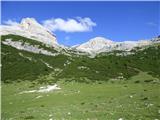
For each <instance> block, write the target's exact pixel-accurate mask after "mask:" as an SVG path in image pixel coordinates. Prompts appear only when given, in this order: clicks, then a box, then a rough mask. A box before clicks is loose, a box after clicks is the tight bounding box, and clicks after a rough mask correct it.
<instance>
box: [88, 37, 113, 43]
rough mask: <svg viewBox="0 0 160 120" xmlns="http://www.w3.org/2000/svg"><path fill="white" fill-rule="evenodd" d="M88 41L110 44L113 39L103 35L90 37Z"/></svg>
mask: <svg viewBox="0 0 160 120" xmlns="http://www.w3.org/2000/svg"><path fill="white" fill-rule="evenodd" d="M89 42H90V43H93V44H111V43H113V41H111V40H109V39H106V38H104V37H95V38H93V39H90V40H89Z"/></svg>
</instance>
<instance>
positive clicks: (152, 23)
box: [147, 22, 157, 27]
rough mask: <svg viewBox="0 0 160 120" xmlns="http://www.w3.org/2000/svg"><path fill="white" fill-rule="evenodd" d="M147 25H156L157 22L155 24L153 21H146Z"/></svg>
mask: <svg viewBox="0 0 160 120" xmlns="http://www.w3.org/2000/svg"><path fill="white" fill-rule="evenodd" d="M147 25H149V26H153V27H155V26H157V24H156V23H154V22H148V23H147Z"/></svg>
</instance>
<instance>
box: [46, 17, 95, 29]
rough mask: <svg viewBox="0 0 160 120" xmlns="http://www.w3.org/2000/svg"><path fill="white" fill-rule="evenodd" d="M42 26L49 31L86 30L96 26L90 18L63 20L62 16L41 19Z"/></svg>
mask: <svg viewBox="0 0 160 120" xmlns="http://www.w3.org/2000/svg"><path fill="white" fill-rule="evenodd" d="M43 26H44V27H46V28H47V29H49V30H51V31H64V32H86V31H92V28H93V27H94V26H96V23H95V22H93V21H92V20H91V19H90V18H88V17H85V18H81V17H77V18H75V19H71V18H69V19H67V20H64V19H62V18H52V19H48V20H45V21H43Z"/></svg>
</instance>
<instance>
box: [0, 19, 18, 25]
mask: <svg viewBox="0 0 160 120" xmlns="http://www.w3.org/2000/svg"><path fill="white" fill-rule="evenodd" d="M3 23H4V24H6V25H12V26H16V25H18V24H19V23H17V22H16V21H13V20H10V19H9V20H7V21H4V22H3Z"/></svg>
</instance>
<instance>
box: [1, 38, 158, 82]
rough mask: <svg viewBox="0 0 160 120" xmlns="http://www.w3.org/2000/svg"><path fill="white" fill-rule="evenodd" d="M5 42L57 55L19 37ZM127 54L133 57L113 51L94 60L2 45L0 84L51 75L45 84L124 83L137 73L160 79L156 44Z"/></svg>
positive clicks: (41, 45) (32, 41) (38, 43)
mask: <svg viewBox="0 0 160 120" xmlns="http://www.w3.org/2000/svg"><path fill="white" fill-rule="evenodd" d="M7 38H11V39H12V40H14V41H16V40H17V41H23V42H27V43H30V44H32V45H39V46H40V48H44V49H46V50H49V51H52V52H55V53H56V52H57V51H56V50H54V48H51V47H48V46H46V45H44V44H42V43H40V42H37V41H35V40H31V39H27V38H24V37H20V36H15V35H7V36H2V41H3V40H5V39H7ZM61 51H65V50H61ZM131 52H132V53H134V54H130V55H127V56H124V55H116V54H123V52H122V51H114V52H113V53H112V54H108V55H106V54H107V53H102V54H100V55H98V56H96V57H95V58H89V57H87V56H85V55H83V56H76V55H74V54H73V53H70V55H68V54H66V53H65V52H64V53H63V54H59V55H57V56H47V55H42V54H35V53H31V52H27V51H24V50H17V49H15V48H13V47H11V46H7V45H4V44H3V43H2V81H4V82H12V81H19V80H20V79H23V80H29V81H33V80H35V79H37V78H39V77H40V76H43V75H49V74H52V79H51V80H49V81H53V79H54V81H58V80H60V79H63V78H65V79H66V78H68V80H69V81H72V80H75V81H79V82H90V81H91V82H93V81H108V80H109V79H119V78H121V79H126V80H127V79H129V78H130V77H132V76H134V75H137V74H138V73H139V72H140V71H143V72H148V74H151V75H152V76H154V77H156V78H160V44H156V45H152V46H148V47H147V48H146V49H144V50H138V48H137V49H135V50H132V51H131ZM45 63H47V64H49V65H50V66H51V67H48V66H47V65H46V64H45ZM42 82H47V81H42Z"/></svg>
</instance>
